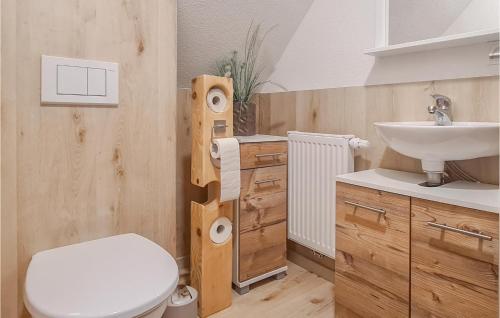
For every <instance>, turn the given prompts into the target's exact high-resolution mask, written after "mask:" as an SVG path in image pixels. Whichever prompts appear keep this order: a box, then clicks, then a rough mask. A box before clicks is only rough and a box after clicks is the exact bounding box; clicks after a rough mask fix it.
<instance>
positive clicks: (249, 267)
mask: <svg viewBox="0 0 500 318" xmlns="http://www.w3.org/2000/svg"><path fill="white" fill-rule="evenodd" d="M239 260H240V281H242V282H243V281H245V280H248V279H251V278H254V277H257V276H259V275H262V274H265V273H267V272H270V271H272V270H275V269H278V268H280V267H283V266H286V222H281V223H278V224H273V225H269V226H265V227H262V228H260V229H258V230H254V231H250V232H246V233H242V234H240V258H239Z"/></svg>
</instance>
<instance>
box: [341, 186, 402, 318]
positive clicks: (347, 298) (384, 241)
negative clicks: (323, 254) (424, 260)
mask: <svg viewBox="0 0 500 318" xmlns="http://www.w3.org/2000/svg"><path fill="white" fill-rule="evenodd" d="M336 206H337V210H336V215H337V216H336V259H335V302H336V305H335V307H336V317H356V316H360V317H384V318H389V317H408V316H409V311H410V309H409V291H410V286H409V280H410V273H409V269H410V254H409V250H410V242H409V239H410V198H409V197H406V196H402V195H398V194H393V193H388V192H383V191H378V190H374V189H369V188H363V187H357V186H353V185H349V184H344V183H340V182H338V183H337V204H336Z"/></svg>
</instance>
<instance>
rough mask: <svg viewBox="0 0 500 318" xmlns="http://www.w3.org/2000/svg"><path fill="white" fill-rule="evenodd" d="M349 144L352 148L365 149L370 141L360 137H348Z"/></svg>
mask: <svg viewBox="0 0 500 318" xmlns="http://www.w3.org/2000/svg"><path fill="white" fill-rule="evenodd" d="M349 146H350V147H351V148H352V149H366V148H368V147H370V142H369V141H368V140H364V139H361V138H357V137H355V138H351V139H349Z"/></svg>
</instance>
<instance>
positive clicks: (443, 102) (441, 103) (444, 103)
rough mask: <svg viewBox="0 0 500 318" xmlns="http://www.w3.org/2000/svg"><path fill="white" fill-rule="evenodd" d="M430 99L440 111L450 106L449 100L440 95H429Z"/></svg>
mask: <svg viewBox="0 0 500 318" xmlns="http://www.w3.org/2000/svg"><path fill="white" fill-rule="evenodd" d="M431 96H432V98H434V100H435V101H436V106H438V107H440V108H442V109H448V108H449V107H450V106H451V99H450V98H449V97H447V96H444V95H441V94H431Z"/></svg>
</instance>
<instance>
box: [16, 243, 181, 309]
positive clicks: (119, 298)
mask: <svg viewBox="0 0 500 318" xmlns="http://www.w3.org/2000/svg"><path fill="white" fill-rule="evenodd" d="M178 279H179V270H178V268H177V264H176V262H175V260H174V258H173V257H172V256H171V255H170V254H168V253H167V251H165V250H164V249H163V248H162V247H160V246H159V245H157V244H156V243H153V242H152V241H150V240H148V239H146V238H144V237H142V236H139V235H137V234H123V235H117V236H112V237H108V238H104V239H99V240H95V241H89V242H84V243H79V244H75V245H69V246H64V247H60V248H56V249H52V250H47V251H43V252H40V253H37V254H35V255H34V256H33V258H32V259H31V262H30V264H29V266H28V271H27V274H26V284H25V292H24V303H25V305H26V308H27V309H28V311H29V312H30V314H31V315H32V317H33V318H69V317H71V318H139V317H140V318H160V317H162V315H163V313H164V312H165V309H166V306H167V297H168V296H169V295H170V294H172V292H173V291H174V290H175V288H176V286H177V283H178Z"/></svg>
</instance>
